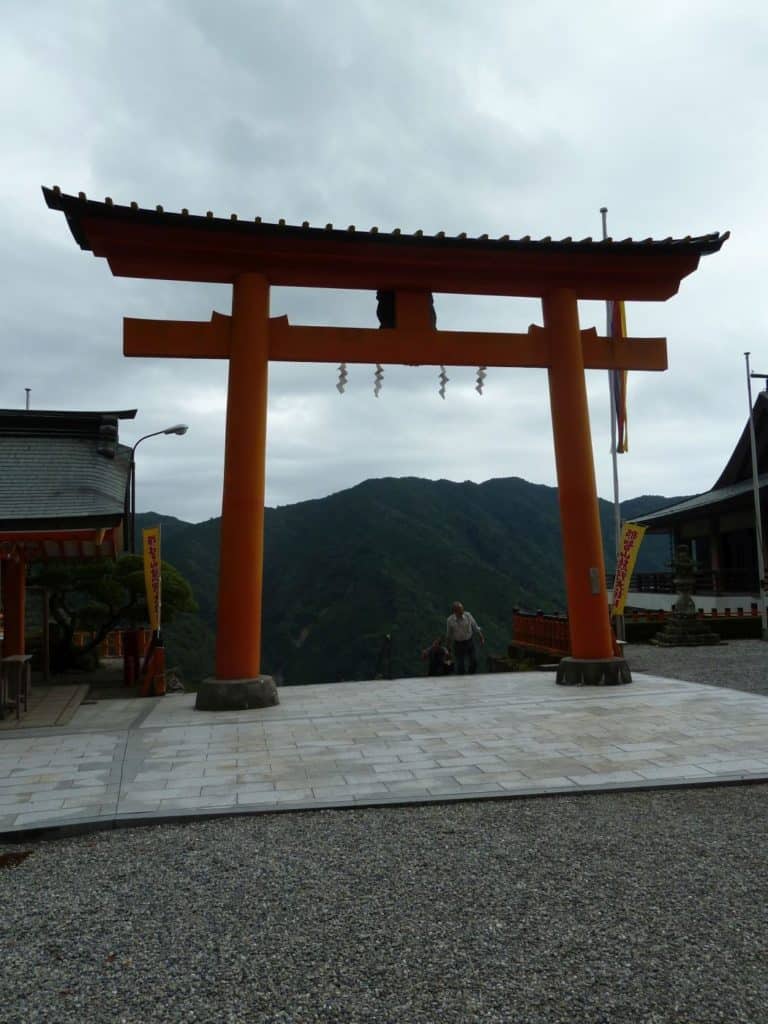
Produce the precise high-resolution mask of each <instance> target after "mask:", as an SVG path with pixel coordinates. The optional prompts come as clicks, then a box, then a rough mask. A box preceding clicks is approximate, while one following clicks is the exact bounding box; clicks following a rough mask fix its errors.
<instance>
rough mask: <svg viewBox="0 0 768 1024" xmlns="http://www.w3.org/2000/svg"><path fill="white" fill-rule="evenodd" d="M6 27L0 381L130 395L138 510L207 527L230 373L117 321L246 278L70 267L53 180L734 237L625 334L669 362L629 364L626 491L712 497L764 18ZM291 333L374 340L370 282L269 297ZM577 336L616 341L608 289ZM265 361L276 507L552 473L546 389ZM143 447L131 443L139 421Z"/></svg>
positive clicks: (494, 318)
mask: <svg viewBox="0 0 768 1024" xmlns="http://www.w3.org/2000/svg"><path fill="white" fill-rule="evenodd" d="M4 28H5V32H4V33H3V35H2V37H1V38H0V83H2V86H3V88H2V90H0V95H1V96H2V97H3V98H2V100H0V111H1V113H0V127H2V132H3V140H4V172H5V173H4V190H3V234H2V237H0V265H1V266H2V281H3V286H4V287H3V303H2V306H1V307H0V330H1V331H2V335H1V336H2V344H3V356H4V359H3V367H4V373H3V376H2V381H1V383H0V402H1V403H2V404H3V405H4V406H11V407H12V406H21V405H22V403H23V400H24V391H23V389H24V387H25V386H30V387H32V389H33V392H32V394H33V403H34V404H35V405H37V406H38V407H43V406H45V407H49V408H120V407H122V408H125V407H134V406H135V407H138V408H139V410H140V412H139V417H138V418H137V420H136V422H135V423H134V424H131V425H130V426H128V425H124V427H123V434H124V439H125V440H127V441H131V440H135V438H136V437H138V436H140V435H141V434H142V433H147V432H149V431H151V430H154V429H160V428H162V427H163V426H166V425H167V424H169V423H172V422H176V421H178V420H184V421H186V422H189V424H190V431H189V434H187V435H186V437H184V438H170V439H169V438H160V439H157V440H156V441H155V440H153V441H151V442H148V443H147V445H146V446H143V448H142V452H141V464H140V467H139V486H140V489H139V504H140V506H141V507H144V508H146V507H155V508H157V509H158V510H160V511H166V512H171V513H174V514H177V515H179V516H182V517H184V518H188V519H202V518H206V517H208V516H211V515H217V514H218V512H219V508H220V485H221V471H222V461H223V447H222V446H223V432H224V419H223V410H224V403H225V392H226V366H224V365H223V364H218V363H217V364H213V363H208V362H206V361H201V362H196V361H192V360H178V361H168V360H127V359H124V358H123V357H122V355H121V337H122V329H121V319H122V317H123V316H145V317H156V318H168V319H185V318H188V319H207V318H208V316H209V315H210V312H211V309H214V308H215V309H218V310H220V311H223V312H226V311H228V308H229V303H230V296H229V289H228V288H224V287H218V286H192V285H186V284H185V285H182V284H176V283H170V282H143V281H129V280H120V279H115V278H113V277H112V276H111V274H110V273H109V269H108V268H107V267H106V265H105V264H104V263H103V261H100V260H96V259H94V258H93V257H92V256H91V255H90V254H86V253H82V252H80V251H79V250H78V249H77V247H76V245H75V243H74V242H73V240H72V239H71V237H70V235H69V232H68V230H67V228H66V224H65V222H64V219H63V218H62V217H61V215H60V214H54V213H51V212H50V211H48V210H47V209H46V208H45V207H44V205H43V202H42V199H41V196H40V193H39V186H40V184H43V183H45V184H53V183H58V184H60V185H61V186H62V187H63V188H64V189H65V190H66V191H69V192H77V191H78V190H80V189H84V190H85V191H86V192H88V194H89V195H91V194H93V195H94V196H96V197H99V198H100V197H102V196H105V195H110V196H112V197H114V199H115V201H117V202H128V201H130V200H137V201H138V202H140V203H141V204H142V205H145V206H150V207H151V206H154V205H155V204H156V203H162V204H163V205H164V206H165V207H166V208H167V209H180V208H181V207H183V206H186V207H188V208H189V209H190V210H192V211H193V212H201V213H202V212H205V210H207V209H212V210H214V211H215V212H216V213H217V214H219V215H227V214H229V213H230V212H237V213H238V214H240V215H241V216H243V217H249V216H254V215H255V214H260V215H262V216H263V217H264V218H265V219H269V220H277V219H278V218H279V217H285V218H286V219H287V220H288V221H289V222H290V221H293V222H301V221H302V220H305V219H308V220H310V221H311V222H312V223H315V224H324V223H326V222H328V221H331V222H334V223H337V224H339V225H342V226H346V225H347V224H351V223H354V224H356V225H357V226H358V227H360V228H367V227H369V226H371V225H374V224H376V225H379V226H381V227H382V229H391V228H393V227H395V226H400V227H402V228H403V229H404V230H415V229H416V228H422V229H424V230H425V231H428V232H431V231H437V230H441V229H443V230H446V231H449V232H458V231H468V232H469V233H470V234H480V233H483V232H488V233H489V234H491V235H494V234H503V233H505V232H508V233H510V234H512V235H524V234H531V235H534V236H543V235H552V236H554V237H558V236H565V235H572V236H573V237H577V238H578V237H583V236H586V235H593V236H599V234H600V220H599V213H598V208H599V207H600V206H601V205H603V204H606V205H608V206H609V227H610V231H611V233H612V234H613V235H615V236H617V237H626V236H628V235H632V236H634V237H637V238H643V237H646V236H650V235H652V236H655V237H666V236H667V235H687V234H698V233H704V232H708V231H712V230H718V229H720V230H722V229H726V228H731V229H732V230H733V238H732V239H731V241H729V242H728V243H727V244H726V246H725V247H724V249H723V251H722V252H721V253H720V254H719V255H717V256H714V257H710V258H707V259H704V260H703V261H702V265H701V267H700V269H699V271H698V272H697V273H696V274H695V275H694V276H693V277H691V278H689V279H687V280H685V281H684V282H683V284H682V287H681V290H680V294H679V295H678V296H676V297H675V298H673V299H672V300H670V301H669V302H668V303H664V304H640V303H636V304H632V305H631V306H630V307H629V308H628V321H629V328H630V333H632V334H634V335H638V336H643V335H647V336H656V335H664V336H667V337H668V339H669V356H670V369H669V371H668V372H667V373H665V374H646V375H641V374H633V375H631V378H630V453H629V454H628V455H627V456H623V457H622V459H621V462H620V469H621V477H622V490H623V493H624V494H625V495H626V496H633V495H635V494H639V493H642V492H650V491H652V492H666V493H683V492H694V491H699V490H702V489H705V488H706V487H708V486H710V484H711V483H712V481H713V480H714V479H715V478H716V476H717V475H718V473H719V472H720V469H721V468H722V464H723V462H724V461H725V459H726V458H727V456H728V454H729V453H730V451H731V449H732V447H733V445H734V444H735V441H736V438H737V436H738V434H739V432H740V430H741V427H742V425H743V422H744V419H745V416H746V397H745V387H744V372H743V356H742V353H743V351H744V350H746V349H751V350H752V351H753V353H754V359H755V362H756V365H757V364H758V363H760V362H761V361H762V364H763V365H764V366H765V368H766V370H767V371H768V350H766V346H765V342H764V338H765V324H766V320H767V319H768V303H767V300H766V293H765V289H764V286H763V283H762V274H763V263H764V257H763V250H764V241H763V232H764V228H763V224H764V222H765V198H764V187H763V180H764V175H765V165H766V155H767V154H766V149H767V148H768V142H767V141H766V137H765V134H764V132H763V131H762V125H763V124H764V122H765V113H766V111H765V99H764V97H765V96H766V95H768V90H767V89H766V85H767V83H766V67H768V64H767V63H766V59H765V58H766V54H767V53H768V16H767V15H766V14H765V11H764V5H762V4H759V3H757V2H756V0H755V2H748V3H744V4H740V5H731V7H726V6H724V5H722V4H720V3H718V2H714V0H712V2H703V3H698V4H696V5H692V4H691V3H689V2H683V0H670V2H666V3H662V2H660V0H651V2H649V3H646V4H644V5H643V6H642V8H641V7H635V8H631V7H628V6H627V5H608V4H591V3H586V4H580V5H578V7H576V6H574V5H573V4H571V3H567V2H565V0H559V2H552V3H547V4H540V3H533V2H526V3H519V4H514V5H511V4H508V3H505V2H502V0H486V2H484V3H483V4H478V5H468V4H466V3H464V2H458V0H423V2H421V3H418V4H414V3H412V2H406V0H387V2H386V3H381V2H378V0H293V2H289V0H269V2H266V0H264V2H252V0H249V2H246V0H226V2H222V3H219V4H216V5H212V4H209V3H205V2H202V0H200V2H184V3H182V2H176V0H165V2H161V0H156V2H152V3H150V2H148V0H137V2H134V3H131V4H119V5H116V4H113V3H110V2H108V0H80V2H76V3H74V4H71V5H60V4H54V3H53V2H52V0H51V2H40V3H36V4H34V5H31V4H26V3H23V2H21V0H8V2H7V3H6V4H5V6H4ZM436 304H437V308H438V314H439V318H440V325H441V326H443V327H452V328H454V329H486V330H501V329H509V330H524V329H525V328H526V327H527V326H528V324H529V323H531V322H540V311H539V309H538V305H537V303H535V302H533V301H530V300H517V301H513V300H489V299H472V298H467V297H460V296H437V297H436ZM272 310H273V313H275V314H279V313H286V312H287V313H288V314H289V316H290V317H291V320H292V321H293V322H295V323H318V324H322V323H339V324H342V325H343V324H348V325H354V324H369V325H372V324H373V323H374V322H375V320H374V311H375V302H374V299H373V296H372V295H365V294H362V295H361V294H358V293H349V292H338V293H324V292H311V291H307V290H299V289H297V290H293V291H292V290H287V289H275V292H274V294H273V297H272ZM581 313H582V320H583V323H584V325H585V326H589V325H590V324H596V325H597V326H599V327H600V329H601V330H602V328H603V321H604V313H603V310H602V308H601V307H600V306H599V304H596V303H584V304H583V307H582V311H581ZM372 374H373V368H372V367H353V368H351V370H350V387H349V391H348V393H347V394H346V395H344V396H343V397H340V396H339V395H338V394H337V392H336V390H335V382H336V368H335V367H334V366H330V365H322V364H308V365H300V366H277V365H275V366H273V367H272V368H271V373H270V408H269V414H270V421H269V422H270V426H269V463H268V489H269V497H268V500H269V501H270V503H271V504H284V503H287V502H290V501H296V500H301V499H303V498H309V497H316V496H319V495H322V494H326V493H329V492H331V491H333V490H336V489H338V488H342V487H346V486H351V485H353V484H355V483H357V482H359V481H360V480H361V479H363V478H365V477H366V476H385V475H406V474H408V475H421V476H429V477H447V478H449V479H457V480H463V479H468V478H469V479H475V480H481V479H485V478H487V477H492V476H506V475H518V476H523V477H526V478H528V479H530V480H533V481H536V482H541V483H548V484H552V483H554V482H555V473H554V459H553V455H552V440H551V427H550V423H549V409H548V396H547V387H546V375H545V373H544V372H543V371H524V370H519V371H502V370H493V369H492V370H491V371H490V372H489V376H488V380H487V387H486V393H485V395H484V396H483V397H482V398H479V397H478V396H477V395H476V394H475V392H474V390H473V387H474V373H473V371H472V370H471V368H470V369H461V368H457V369H452V370H451V369H449V376H451V378H452V379H451V383H450V385H449V389H448V397H447V400H446V401H445V402H442V401H441V400H440V399H439V397H438V396H437V388H436V371H435V370H434V369H430V368H422V369H411V368H396V367H392V368H387V370H386V373H385V381H384V389H383V391H382V394H381V397H380V398H379V399H375V398H374V397H373V394H372ZM588 383H589V393H590V404H591V413H592V426H593V435H594V446H595V458H596V471H597V476H598V487H599V490H600V492H601V494H603V495H609V494H610V490H611V479H610V476H611V471H610V458H609V455H608V419H609V418H608V399H607V384H606V382H605V375H604V374H596V373H591V374H589V375H588ZM132 431H135V433H132Z"/></svg>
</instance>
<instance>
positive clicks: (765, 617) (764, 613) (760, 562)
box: [744, 352, 768, 640]
mask: <svg viewBox="0 0 768 1024" xmlns="http://www.w3.org/2000/svg"><path fill="white" fill-rule="evenodd" d="M744 359H745V361H746V364H747V397H748V399H749V439H750V442H751V449H752V490H753V492H754V499H755V543H756V545H757V574H758V577H759V579H758V587H759V588H760V621H761V630H760V632H761V636H762V638H763V640H768V610H766V605H765V583H766V580H765V555H764V553H763V517H762V512H761V509H760V483H759V480H758V473H757V441H756V439H755V417H754V415H753V414H752V379H751V378H752V377H760V378H765V377H767V376H768V374H764V373H751V372H750V369H749V352H745V353H744Z"/></svg>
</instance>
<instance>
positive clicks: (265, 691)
mask: <svg viewBox="0 0 768 1024" xmlns="http://www.w3.org/2000/svg"><path fill="white" fill-rule="evenodd" d="M279 703H280V698H279V697H278V695H277V686H276V685H275V681H274V679H273V678H272V676H257V677H256V678H255V679H210V678H209V679H204V680H203V681H202V683H200V687H199V688H198V691H197V700H196V701H195V709H196V710H197V711H245V710H247V709H248V708H269V707H272V705H273V704H279Z"/></svg>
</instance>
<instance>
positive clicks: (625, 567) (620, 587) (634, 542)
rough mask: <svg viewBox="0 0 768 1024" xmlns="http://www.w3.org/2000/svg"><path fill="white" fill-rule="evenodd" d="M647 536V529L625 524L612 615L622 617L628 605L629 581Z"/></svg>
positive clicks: (617, 560)
mask: <svg viewBox="0 0 768 1024" xmlns="http://www.w3.org/2000/svg"><path fill="white" fill-rule="evenodd" d="M644 534H645V527H644V526H638V525H637V523H624V527H623V529H622V531H621V541H620V542H619V554H618V557H617V559H616V575H615V576H614V580H613V601H612V608H611V615H621V614H622V613H623V611H624V605H625V604H626V603H627V593H628V591H629V581H630V580H631V579H632V571H633V569H634V568H635V562H636V561H637V553H638V551H639V550H640V544H641V542H642V539H643V536H644Z"/></svg>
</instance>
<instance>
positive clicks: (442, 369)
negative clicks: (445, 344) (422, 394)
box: [437, 363, 451, 398]
mask: <svg viewBox="0 0 768 1024" xmlns="http://www.w3.org/2000/svg"><path fill="white" fill-rule="evenodd" d="M450 379H451V378H450V377H449V376H448V374H447V373H446V372H445V367H444V366H443V364H442V363H441V364H440V376H439V378H438V380H439V381H440V387H439V389H438V392H437V393H438V395H440V397H441V398H445V385H446V384H447V383H448V381H449V380H450Z"/></svg>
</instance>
